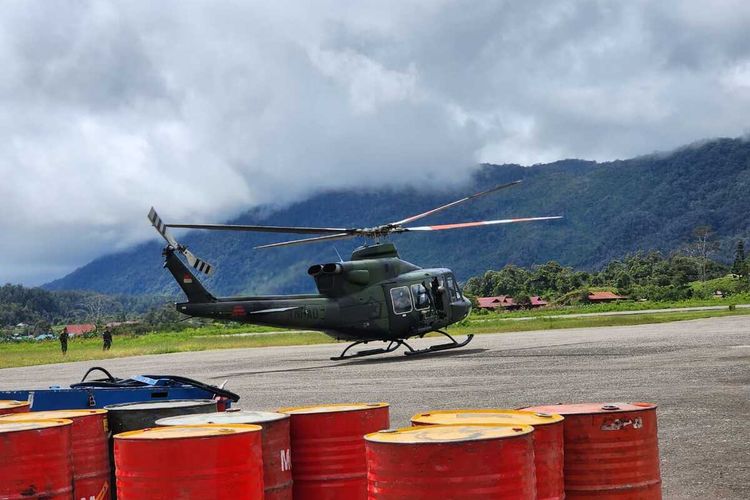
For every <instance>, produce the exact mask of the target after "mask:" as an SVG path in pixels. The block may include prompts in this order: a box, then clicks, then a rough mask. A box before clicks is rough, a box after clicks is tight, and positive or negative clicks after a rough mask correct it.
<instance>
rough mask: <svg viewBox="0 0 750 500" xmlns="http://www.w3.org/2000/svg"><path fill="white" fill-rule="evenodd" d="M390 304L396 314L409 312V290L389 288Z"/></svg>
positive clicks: (405, 288) (401, 287)
mask: <svg viewBox="0 0 750 500" xmlns="http://www.w3.org/2000/svg"><path fill="white" fill-rule="evenodd" d="M391 302H393V312H395V313H396V314H404V313H408V312H409V311H411V309H412V307H411V294H409V288H408V287H405V286H400V287H398V288H391Z"/></svg>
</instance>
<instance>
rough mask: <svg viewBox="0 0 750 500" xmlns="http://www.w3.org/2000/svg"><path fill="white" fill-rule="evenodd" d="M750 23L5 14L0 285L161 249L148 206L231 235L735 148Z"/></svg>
mask: <svg viewBox="0 0 750 500" xmlns="http://www.w3.org/2000/svg"><path fill="white" fill-rule="evenodd" d="M748 25H750V3H748V2H745V1H741V0H736V1H730V0H722V1H717V2H711V4H710V5H708V4H706V3H705V2H701V1H698V0H689V1H684V0H668V1H664V2H658V3H656V4H655V3H654V2H646V1H643V0H639V1H634V2H614V1H601V0H587V1H572V0H569V1H554V2H553V1H531V2H510V1H495V2H481V3H477V2H471V1H468V0H461V1H451V0H444V1H439V2H438V1H416V0H414V1H409V0H398V1H396V0H388V1H380V2H340V1H333V0H327V1H322V2H315V3H313V2H289V1H287V2H284V1H281V2H244V1H243V2H240V1H236V2H231V1H230V2H220V3H215V2H182V1H166V2H107V1H102V2H93V3H92V2H75V1H72V0H71V1H62V2H53V3H50V2H44V1H41V0H37V1H20V0H18V1H13V0H9V1H6V2H4V3H3V9H2V11H0V68H2V71H0V110H2V112H0V137H2V138H3V140H2V141H0V178H2V182H0V210H1V212H2V215H3V217H2V218H0V235H2V237H0V255H1V256H2V258H0V282H2V281H5V280H12V281H23V282H25V283H39V282H42V281H44V280H47V279H51V278H54V277H58V276H60V275H61V274H63V273H64V272H67V271H69V270H71V269H72V268H74V267H75V266H78V265H82V264H84V263H86V262H87V261H88V260H90V259H91V258H93V257H95V256H97V255H101V254H102V253H105V252H107V251H110V250H111V249H118V248H123V247H125V246H127V245H130V244H132V243H133V242H137V241H142V240H144V239H146V238H150V237H152V230H151V229H150V228H149V227H148V224H147V223H146V221H145V214H146V212H147V211H148V208H149V206H151V205H152V204H154V205H155V206H156V207H157V208H158V209H159V210H160V212H162V213H163V215H164V216H165V217H168V218H169V219H181V220H196V221H205V222H209V221H219V220H222V219H225V218H228V217H231V216H232V215H234V214H237V213H239V212H241V211H243V210H245V209H247V208H249V207H250V206H253V205H256V204H259V203H286V202H289V201H293V200H296V199H300V198H302V197H304V196H306V195H308V194H310V193H311V192H312V191H317V190H321V189H325V188H340V187H351V186H361V185H367V186H396V185H402V184H408V183H416V182H420V183H423V182H425V181H428V182H433V183H434V184H433V185H436V186H437V185H441V184H445V183H454V184H456V183H460V182H461V181H462V180H463V179H464V178H465V177H466V176H467V175H468V174H469V173H470V171H471V168H470V167H471V166H472V165H474V164H475V163H476V162H479V161H486V162H496V163H503V162H518V163H522V164H533V163H537V162H546V161H552V160H555V159H559V158H564V157H581V158H588V159H598V160H606V159H613V158H623V157H628V156H633V155H637V154H641V153H646V152H651V151H654V150H664V149H668V148H671V147H676V146H679V145H681V144H684V143H688V142H692V141H694V140H696V139H699V138H703V137H715V136H736V135H739V134H741V133H743V132H745V131H746V123H747V116H748V112H750V99H748V92H747V89H748V85H750V84H749V83H748V82H750V79H749V77H748V74H750V72H749V71H748V61H750V38H748V37H747V30H746V27H747V26H748ZM424 172H430V174H431V175H430V176H429V178H426V177H425V174H424Z"/></svg>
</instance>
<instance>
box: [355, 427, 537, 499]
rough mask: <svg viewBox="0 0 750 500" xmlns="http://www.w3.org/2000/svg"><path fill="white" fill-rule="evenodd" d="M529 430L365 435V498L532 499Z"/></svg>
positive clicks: (475, 429)
mask: <svg viewBox="0 0 750 500" xmlns="http://www.w3.org/2000/svg"><path fill="white" fill-rule="evenodd" d="M533 432H534V429H533V427H531V426H529V425H508V424H497V425H427V426H418V427H406V428H403V429H395V430H385V431H380V432H375V433H372V434H368V435H367V436H365V440H366V443H367V492H368V495H369V498H370V499H382V500H397V499H402V498H409V499H414V500H420V499H424V500H427V499H433V498H445V499H464V498H498V499H514V500H516V499H518V500H533V499H534V498H535V495H536V480H535V478H534V447H533V446H534V445H533V440H532V435H533Z"/></svg>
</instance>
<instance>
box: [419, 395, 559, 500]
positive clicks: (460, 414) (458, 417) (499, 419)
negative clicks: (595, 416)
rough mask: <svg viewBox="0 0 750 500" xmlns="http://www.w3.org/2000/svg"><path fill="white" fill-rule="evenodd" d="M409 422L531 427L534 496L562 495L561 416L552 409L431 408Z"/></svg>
mask: <svg viewBox="0 0 750 500" xmlns="http://www.w3.org/2000/svg"><path fill="white" fill-rule="evenodd" d="M411 423H412V425H436V424H438V425H464V424H474V425H476V424H479V425H491V424H514V425H519V424H520V425H530V426H532V427H533V428H534V433H533V438H532V441H533V443H534V472H535V475H536V497H537V498H538V499H539V500H543V499H548V500H552V499H562V498H565V484H564V482H563V417H562V416H561V415H557V414H554V413H542V412H532V411H521V410H505V409H483V410H434V411H430V412H427V413H418V414H417V415H414V416H413V417H412V418H411Z"/></svg>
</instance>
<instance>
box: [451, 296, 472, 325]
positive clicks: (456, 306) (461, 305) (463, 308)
mask: <svg viewBox="0 0 750 500" xmlns="http://www.w3.org/2000/svg"><path fill="white" fill-rule="evenodd" d="M451 312H452V313H453V318H452V319H453V320H454V321H461V320H462V319H464V318H465V317H466V316H468V315H469V313H470V312H471V301H469V300H468V299H465V298H462V299H461V300H460V301H456V302H453V303H452V304H451Z"/></svg>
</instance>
